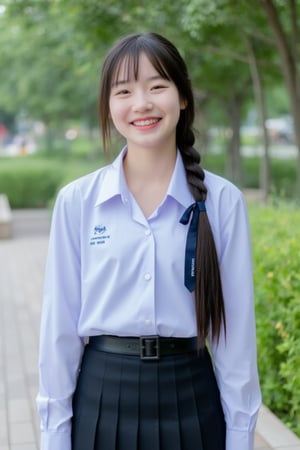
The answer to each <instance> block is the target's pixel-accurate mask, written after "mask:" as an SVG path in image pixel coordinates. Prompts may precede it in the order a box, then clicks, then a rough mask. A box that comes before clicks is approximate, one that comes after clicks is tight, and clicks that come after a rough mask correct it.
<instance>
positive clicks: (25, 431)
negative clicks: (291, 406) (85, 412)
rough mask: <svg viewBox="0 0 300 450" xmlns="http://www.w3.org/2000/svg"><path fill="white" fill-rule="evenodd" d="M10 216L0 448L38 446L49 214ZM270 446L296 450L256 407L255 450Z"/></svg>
mask: <svg viewBox="0 0 300 450" xmlns="http://www.w3.org/2000/svg"><path fill="white" fill-rule="evenodd" d="M13 218H14V227H13V239H11V240H2V241H0V450H38V442H39V425H38V418H37V414H36V407H35V397H36V393H37V357H38V334H39V317H40V307H41V298H42V283H43V274H44V266H45V257H46V252H47V244H48V231H49V217H48V213H47V212H46V211H14V212H13ZM272 448H273V449H275V448H276V449H277V450H287V449H290V450H300V441H299V440H298V439H297V438H296V437H295V435H293V433H291V432H290V431H288V430H287V429H286V428H285V427H284V426H283V425H282V423H281V422H280V421H278V420H277V419H276V418H275V417H274V416H273V415H272V414H271V413H270V412H269V411H268V410H267V409H265V408H262V410H261V413H260V416H259V421H258V426H257V433H256V440H255V449H256V450H268V449H272ZM53 450H55V449H53ZM82 450H84V449H82ZM104 450H105V449H104ZM128 450H130V449H128ZM216 450H217V449H216Z"/></svg>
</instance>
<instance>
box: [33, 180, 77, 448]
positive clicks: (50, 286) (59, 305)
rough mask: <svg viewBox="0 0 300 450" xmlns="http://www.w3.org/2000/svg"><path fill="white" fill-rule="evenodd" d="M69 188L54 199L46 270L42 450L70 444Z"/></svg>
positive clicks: (73, 211)
mask: <svg viewBox="0 0 300 450" xmlns="http://www.w3.org/2000/svg"><path fill="white" fill-rule="evenodd" d="M68 192H69V191H68V190H66V189H65V190H64V194H63V193H60V195H59V196H58V198H57V201H56V204H55V208H54V212H53V219H52V227H51V233H50V240H49V250H48V259H47V264H46V272H45V283H44V299H43V308H42V318H41V334H40V359H39V377H40V380H39V381H40V387H39V393H38V397H37V406H38V411H39V414H40V418H41V431H42V433H41V450H70V449H71V442H70V431H71V417H72V395H73V392H74V389H75V385H76V380H77V373H78V367H79V364H80V360H81V355H82V350H83V342H82V339H81V338H80V337H79V336H78V332H77V323H78V316H79V312H80V292H81V282H80V238H79V236H80V233H79V217H80V211H78V204H76V198H75V194H74V192H76V191H74V190H73V191H71V194H68ZM68 197H69V198H68ZM77 203H78V202H77Z"/></svg>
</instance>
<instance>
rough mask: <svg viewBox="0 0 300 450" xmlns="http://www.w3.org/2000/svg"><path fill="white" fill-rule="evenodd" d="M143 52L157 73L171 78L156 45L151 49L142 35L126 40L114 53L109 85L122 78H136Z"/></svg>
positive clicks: (151, 46)
mask: <svg viewBox="0 0 300 450" xmlns="http://www.w3.org/2000/svg"><path fill="white" fill-rule="evenodd" d="M142 53H144V54H145V55H146V56H147V58H148V59H149V61H150V62H151V64H152V65H153V67H154V68H155V70H156V71H157V72H158V74H159V75H160V76H161V77H162V78H164V79H166V80H171V77H170V75H169V74H168V72H167V70H166V68H165V67H164V64H163V62H162V61H163V59H164V55H163V54H162V52H161V49H160V48H159V47H158V48H156V49H153V43H152V45H149V44H148V43H147V42H146V40H145V39H143V37H142V36H140V38H139V39H137V40H135V41H133V42H128V43H127V45H126V46H124V47H123V48H121V49H120V51H119V53H118V54H116V55H115V58H114V60H113V61H111V73H112V77H111V86H114V84H116V83H117V81H120V79H122V80H123V81H129V80H132V79H134V80H137V78H138V71H139V59H140V55H141V54H142Z"/></svg>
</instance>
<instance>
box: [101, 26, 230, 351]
mask: <svg viewBox="0 0 300 450" xmlns="http://www.w3.org/2000/svg"><path fill="white" fill-rule="evenodd" d="M141 53H144V54H145V55H146V56H147V57H148V58H149V61H150V62H151V64H152V65H153V67H154V68H155V69H156V70H157V72H158V73H159V75H160V76H161V77H162V78H165V79H168V80H171V81H172V82H173V83H174V84H175V85H176V87H177V89H178V92H179V95H180V98H181V99H182V100H184V102H185V105H186V107H185V109H182V110H181V112H180V117H179V120H178V123H177V127H176V145H177V147H178V148H179V150H180V153H181V155H182V159H183V163H184V166H185V171H186V177H187V181H188V184H189V188H190V191H191V193H192V195H193V197H194V199H195V201H202V202H204V201H205V200H206V196H207V188H206V186H205V183H204V177H205V173H204V171H203V169H202V168H201V166H200V154H199V153H198V152H197V150H195V148H194V147H193V145H194V142H195V135H194V132H193V128H192V127H193V122H194V115H195V111H194V96H193V91H192V86H191V81H190V78H189V75H188V71H187V67H186V64H185V62H184V60H183V58H182V57H181V55H180V53H179V52H178V50H177V48H176V47H175V46H174V45H173V44H172V43H171V42H170V41H169V40H168V39H166V38H164V37H163V36H161V35H159V34H156V33H139V34H131V35H128V36H126V37H124V38H122V39H120V40H119V41H118V42H117V43H116V44H115V45H114V47H113V48H112V49H111V51H110V52H109V53H108V55H107V57H106V59H105V61H104V64H103V67H102V74H101V83H100V96H99V116H100V123H101V128H102V139H103V146H104V149H107V144H108V142H109V139H110V119H109V117H110V114H109V98H110V92H111V87H112V85H113V83H114V82H115V81H116V79H117V77H118V74H119V70H120V67H121V64H123V63H125V64H126V70H127V72H128V75H130V74H133V75H134V77H135V79H137V77H138V68H139V57H140V54H141ZM128 78H129V77H128ZM182 257H184V255H182ZM195 286H196V287H195V307H196V318H197V333H198V339H199V342H200V343H202V344H203V343H204V342H205V339H206V337H207V335H208V333H209V331H210V330H211V335H212V337H213V338H214V339H216V340H218V339H219V337H220V333H221V328H222V326H223V327H224V331H226V320H225V307H224V299H223V293H222V284H221V276H220V270H219V263H218V257H217V252H216V247H215V242H214V237H213V233H212V230H211V227H210V223H209V220H208V216H207V213H206V212H201V213H200V214H199V229H198V237H197V249H196V285H195Z"/></svg>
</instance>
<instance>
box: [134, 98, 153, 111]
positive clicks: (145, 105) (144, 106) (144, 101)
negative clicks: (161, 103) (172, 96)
mask: <svg viewBox="0 0 300 450" xmlns="http://www.w3.org/2000/svg"><path fill="white" fill-rule="evenodd" d="M152 108H153V105H152V102H150V101H149V99H148V98H147V96H145V95H138V96H137V97H136V99H135V102H134V105H133V110H134V111H135V112H144V111H150V110H151V109H152Z"/></svg>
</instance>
